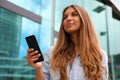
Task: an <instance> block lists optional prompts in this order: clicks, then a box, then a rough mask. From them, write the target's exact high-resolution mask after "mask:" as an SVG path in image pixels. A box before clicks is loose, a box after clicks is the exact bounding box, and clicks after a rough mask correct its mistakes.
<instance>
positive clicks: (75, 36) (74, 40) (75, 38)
mask: <svg viewBox="0 0 120 80" xmlns="http://www.w3.org/2000/svg"><path fill="white" fill-rule="evenodd" d="M78 37H79V36H78V34H72V35H71V39H72V41H73V43H74V44H75V49H78V48H79V43H78V40H79V39H78Z"/></svg>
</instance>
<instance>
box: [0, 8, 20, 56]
mask: <svg viewBox="0 0 120 80" xmlns="http://www.w3.org/2000/svg"><path fill="white" fill-rule="evenodd" d="M21 21H22V17H21V16H19V15H17V14H15V13H13V12H10V11H8V10H6V9H3V8H1V7H0V45H1V46H0V56H1V57H11V58H17V57H18V56H19V49H20V38H21V30H22V28H21Z"/></svg>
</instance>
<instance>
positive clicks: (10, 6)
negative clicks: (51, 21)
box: [0, 0, 42, 23]
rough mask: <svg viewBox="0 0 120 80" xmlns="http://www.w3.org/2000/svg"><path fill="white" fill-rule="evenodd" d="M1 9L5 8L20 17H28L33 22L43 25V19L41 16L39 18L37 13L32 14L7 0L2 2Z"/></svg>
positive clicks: (0, 0)
mask: <svg viewBox="0 0 120 80" xmlns="http://www.w3.org/2000/svg"><path fill="white" fill-rule="evenodd" d="M0 7H2V8H5V9H7V10H9V11H12V12H14V13H16V14H18V15H21V16H23V17H26V18H28V19H30V20H33V21H35V22H37V23H41V19H42V18H41V16H39V15H37V14H35V13H32V12H30V11H28V10H26V9H24V8H22V7H19V6H17V5H15V4H13V3H11V2H9V1H7V0H0Z"/></svg>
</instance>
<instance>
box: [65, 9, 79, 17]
mask: <svg viewBox="0 0 120 80" xmlns="http://www.w3.org/2000/svg"><path fill="white" fill-rule="evenodd" d="M71 13H77V11H75V10H74V11H73V12H71ZM77 14H78V13H77ZM65 15H67V14H65V13H64V14H63V16H65Z"/></svg>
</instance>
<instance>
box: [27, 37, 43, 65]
mask: <svg viewBox="0 0 120 80" xmlns="http://www.w3.org/2000/svg"><path fill="white" fill-rule="evenodd" d="M25 39H26V42H27V44H28V47H29V48H34V50H38V51H39V54H41V55H40V57H39V59H38V60H36V61H35V63H36V62H41V61H44V58H43V55H42V52H41V49H40V47H39V45H38V42H37V39H36V37H35V35H30V36H27V37H25Z"/></svg>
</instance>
